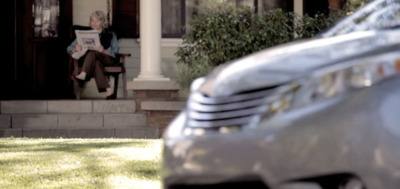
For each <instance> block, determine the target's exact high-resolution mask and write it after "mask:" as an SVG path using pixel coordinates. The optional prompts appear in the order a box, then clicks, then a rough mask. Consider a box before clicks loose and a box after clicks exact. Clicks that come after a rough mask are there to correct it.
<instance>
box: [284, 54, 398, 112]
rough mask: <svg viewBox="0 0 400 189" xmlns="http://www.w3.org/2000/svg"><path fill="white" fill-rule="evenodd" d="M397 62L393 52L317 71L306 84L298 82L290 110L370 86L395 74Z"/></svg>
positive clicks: (306, 80) (396, 56) (356, 59)
mask: <svg viewBox="0 0 400 189" xmlns="http://www.w3.org/2000/svg"><path fill="white" fill-rule="evenodd" d="M399 60H400V56H399V52H398V51H393V52H389V53H384V54H378V55H371V56H366V57H362V58H355V59H354V60H350V61H346V62H342V63H337V64H336V65H332V66H330V67H326V68H322V69H318V70H316V71H314V72H313V73H312V74H311V75H310V77H309V78H307V79H305V81H299V82H298V83H299V86H298V90H297V91H296V92H295V95H294V96H295V98H294V99H293V107H292V108H297V107H301V106H305V105H308V104H311V103H313V102H316V101H320V100H325V99H328V98H331V97H334V96H336V95H340V94H343V93H346V92H347V91H349V90H352V89H357V88H364V87H370V86H372V85H373V84H375V83H377V82H379V81H381V80H383V79H385V78H388V77H390V76H392V75H394V74H396V73H398V72H399V71H400V61H399ZM286 109H287V108H286Z"/></svg>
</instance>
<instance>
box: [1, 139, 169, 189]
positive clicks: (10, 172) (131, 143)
mask: <svg viewBox="0 0 400 189" xmlns="http://www.w3.org/2000/svg"><path fill="white" fill-rule="evenodd" d="M161 149H162V140H161V139H152V140H148V139H147V140H145V139H30V138H1V139H0V186H1V188H4V189H17V188H18V189H21V188H79V189H81V188H85V189H86V188H96V189H97V188H104V189H110V188H118V189H119V188H135V189H136V188H137V189H140V188H143V189H144V188H145V189H158V188H161V181H160V175H159V169H160V163H161Z"/></svg>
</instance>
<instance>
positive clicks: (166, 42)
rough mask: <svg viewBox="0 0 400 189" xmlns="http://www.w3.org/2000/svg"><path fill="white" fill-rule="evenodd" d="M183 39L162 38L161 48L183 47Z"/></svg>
mask: <svg viewBox="0 0 400 189" xmlns="http://www.w3.org/2000/svg"><path fill="white" fill-rule="evenodd" d="M182 43H183V40H182V38H162V39H161V47H180V46H182Z"/></svg>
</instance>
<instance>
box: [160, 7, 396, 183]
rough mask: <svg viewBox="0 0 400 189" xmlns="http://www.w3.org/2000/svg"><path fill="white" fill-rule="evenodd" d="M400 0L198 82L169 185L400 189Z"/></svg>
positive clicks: (166, 157)
mask: <svg viewBox="0 0 400 189" xmlns="http://www.w3.org/2000/svg"><path fill="white" fill-rule="evenodd" d="M399 25H400V0H376V1H372V2H371V3H369V4H367V5H365V6H364V7H363V8H361V9H359V10H358V11H356V12H355V13H354V14H352V15H350V16H348V17H346V18H345V19H343V20H341V21H340V22H338V23H337V24H336V25H335V26H334V27H332V28H331V29H329V30H327V31H325V32H324V33H322V34H320V35H319V36H318V37H315V38H312V39H309V40H305V41H298V42H293V43H289V44H285V45H281V46H277V47H274V48H270V49H266V50H264V51H261V52H258V53H255V54H252V55H249V56H246V57H243V58H241V59H238V60H235V61H233V62H230V63H226V64H224V65H223V66H221V67H218V68H216V69H215V70H214V71H213V72H212V73H211V74H209V75H208V76H206V77H204V78H199V79H197V80H196V81H194V82H193V83H192V86H191V94H190V97H189V99H188V101H187V108H186V109H185V110H183V111H182V112H181V113H180V114H179V115H178V116H177V117H176V118H175V119H174V121H173V122H171V124H170V125H169V126H168V128H167V130H166V132H165V133H164V152H163V167H162V181H163V186H164V188H165V189H203V188H251V189H261V188H262V189H289V188H290V189H303V188H304V189H314V188H315V189H339V188H340V189H367V188H368V189H399V188H400V74H399V73H400V28H399Z"/></svg>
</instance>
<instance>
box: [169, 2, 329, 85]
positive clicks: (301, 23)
mask: <svg viewBox="0 0 400 189" xmlns="http://www.w3.org/2000/svg"><path fill="white" fill-rule="evenodd" d="M333 22H334V20H333V19H329V18H326V17H325V16H323V15H317V16H315V17H314V18H311V17H309V16H307V15H306V16H302V17H300V16H298V15H296V14H294V13H288V12H284V11H282V10H281V9H275V10H271V11H267V12H264V13H263V14H260V15H257V14H254V13H253V10H252V9H251V8H249V7H233V6H230V5H226V6H219V7H214V8H210V9H208V10H206V11H203V12H201V13H199V14H198V15H197V16H196V17H194V18H193V19H192V20H191V22H190V24H189V26H190V33H189V34H187V35H185V36H184V37H183V46H182V47H180V48H179V49H178V51H177V52H176V53H175V55H176V56H178V57H179V59H178V83H179V84H180V85H181V86H182V87H183V88H188V87H189V86H190V84H191V82H192V81H193V80H194V79H196V78H197V77H201V76H204V75H206V74H207V73H208V72H209V71H210V70H212V68H214V67H216V66H218V65H220V64H223V63H226V62H228V61H230V60H234V59H237V58H239V57H242V56H245V55H248V54H251V53H253V52H256V51H259V50H261V49H265V48H269V47H272V46H275V45H279V44H283V43H287V42H290V41H293V40H297V39H303V38H308V37H312V36H314V35H316V34H317V33H318V32H320V31H321V30H324V29H325V28H327V27H329V26H330V25H331V24H332V23H333Z"/></svg>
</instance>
